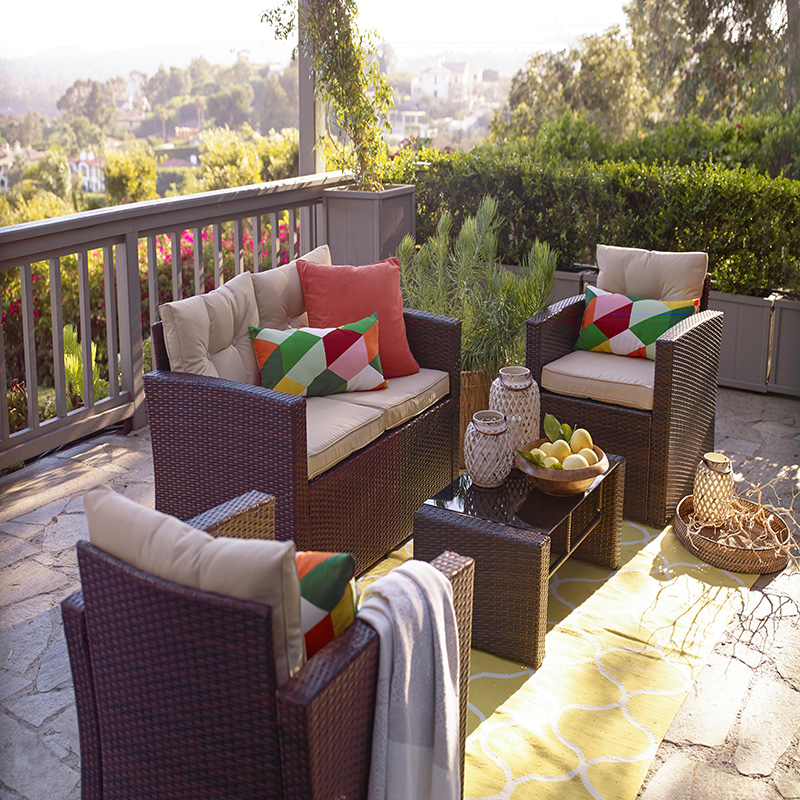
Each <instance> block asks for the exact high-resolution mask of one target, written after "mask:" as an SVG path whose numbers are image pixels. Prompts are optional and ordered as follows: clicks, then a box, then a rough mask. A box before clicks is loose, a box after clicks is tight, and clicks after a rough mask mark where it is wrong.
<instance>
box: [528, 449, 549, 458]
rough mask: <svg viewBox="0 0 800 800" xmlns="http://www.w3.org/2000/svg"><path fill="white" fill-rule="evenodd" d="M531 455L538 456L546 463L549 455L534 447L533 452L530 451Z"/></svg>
mask: <svg viewBox="0 0 800 800" xmlns="http://www.w3.org/2000/svg"><path fill="white" fill-rule="evenodd" d="M530 453H531V455H532V456H536V455H538V456H539V458H541V459H542V461H544V460H545V459H546V458H547V453H545V452H544V450H542V449H541V448H539V447H534V448H533V450H531V451H530Z"/></svg>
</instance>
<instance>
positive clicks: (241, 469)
mask: <svg viewBox="0 0 800 800" xmlns="http://www.w3.org/2000/svg"><path fill="white" fill-rule="evenodd" d="M308 259H310V260H319V261H320V263H328V264H329V263H330V254H329V252H328V249H327V246H323V247H322V248H318V249H317V250H316V251H314V252H313V253H312V254H309V256H308ZM398 292H399V288H398ZM189 303H192V304H194V305H200V304H201V303H202V304H203V306H202V314H203V315H208V316H209V319H210V320H211V321H210V322H206V321H205V317H204V324H205V326H206V335H207V336H210V338H211V339H212V340H213V339H214V338H215V337H216V338H217V339H220V338H221V339H222V340H223V341H222V342H221V343H220V342H216V343H214V342H213V341H212V345H213V347H212V348H211V349H216V350H217V354H216V355H214V356H213V358H216V364H213V363H206V364H203V365H201V366H200V367H198V368H197V369H201V370H204V371H205V373H206V374H196V371H195V367H194V366H192V368H191V369H188V368H184V370H180V369H179V368H176V367H175V365H174V363H171V356H170V353H169V349H170V348H169V335H170V334H169V331H167V332H165V327H164V325H165V324H166V316H165V315H164V313H163V311H164V306H162V319H164V323H162V322H158V323H156V324H155V325H154V326H153V352H154V362H155V367H156V369H155V371H154V372H151V373H149V374H147V375H145V376H144V386H145V393H146V399H147V414H148V419H149V422H150V430H151V436H152V447H153V469H154V477H155V500H156V508H157V509H158V510H160V511H163V512H165V513H168V514H171V515H173V516H175V517H178V518H179V519H184V520H185V519H188V518H189V517H193V516H195V515H196V514H199V513H200V512H202V511H205V510H206V509H208V508H211V507H212V506H215V505H217V504H219V503H221V502H223V501H225V500H228V499H230V498H231V497H234V496H237V495H239V494H241V493H242V492H245V491H249V490H251V489H257V490H260V491H263V492H266V493H269V494H272V495H274V496H275V497H276V498H277V501H278V502H277V514H278V520H277V523H278V524H277V529H278V531H279V533H278V535H279V536H284V537H291V538H293V539H295V541H296V542H297V546H298V549H301V550H327V551H335V552H336V551H346V552H350V553H352V554H353V556H354V557H355V560H356V570H357V573H359V574H360V573H361V572H363V571H364V570H365V569H366V568H368V567H369V566H370V565H371V564H373V563H375V562H376V561H377V560H378V559H380V558H381V557H382V556H383V555H384V554H385V553H387V552H388V551H390V550H392V549H394V548H395V547H397V546H398V545H399V544H400V543H401V542H402V541H404V540H405V539H407V538H408V537H409V536H410V535H411V533H412V528H413V519H412V515H413V512H414V511H415V510H416V509H417V508H419V506H420V505H421V504H422V503H423V502H424V501H425V500H427V499H428V498H429V497H432V496H433V495H434V494H436V493H437V492H438V491H441V489H443V488H444V487H446V486H448V485H449V484H450V483H451V482H452V481H453V480H454V478H455V476H456V475H457V470H458V439H459V387H460V352H461V323H460V321H458V320H454V319H449V318H445V317H440V316H435V315H432V314H428V313H425V312H420V311H414V310H408V309H405V310H404V311H403V319H404V322H405V332H406V336H407V339H408V344H409V347H410V350H411V353H412V354H413V356H414V358H415V359H416V361H417V362H418V363H419V366H420V371H419V372H418V373H416V374H414V375H409V376H406V377H396V378H391V379H389V385H388V387H387V388H386V389H383V390H380V391H371V392H363V391H362V392H354V393H352V392H351V393H342V394H335V395H332V396H330V397H309V398H305V397H299V396H293V395H289V394H284V393H282V392H279V391H274V390H271V389H266V388H263V387H262V386H261V385H258V384H259V375H258V372H257V367H256V366H255V356H254V355H253V353H252V343H251V342H250V340H249V338H247V341H246V342H244V343H243V341H242V337H241V336H239V338H238V340H237V333H238V330H239V329H240V328H241V327H244V331H245V337H246V336H247V324H248V323H249V324H251V325H262V326H268V327H271V328H283V329H286V328H289V327H290V326H292V327H296V326H298V325H303V324H305V316H304V312H305V308H304V299H303V293H302V289H301V286H300V282H299V279H298V273H297V266H296V264H295V262H291V263H290V264H287V265H284V266H282V267H278V268H275V269H272V270H268V271H266V272H263V273H258V274H256V275H251V273H243V274H241V275H237V276H236V277H235V278H234V279H233V280H231V281H229V282H228V283H226V284H225V285H224V286H223V287H221V288H220V289H216V290H214V291H213V292H210V293H208V294H207V295H203V296H200V297H196V298H188V299H187V300H182V301H178V302H177V303H172V304H169V305H170V307H171V310H172V311H174V307H178V310H180V309H182V308H183V307H184V306H181V305H180V304H189ZM212 317H213V319H212ZM234 317H235V318H236V319H234ZM237 326H238V328H237ZM208 330H211V333H210V334H209V333H208ZM176 349H177V348H176V345H175V344H174V342H173V346H172V351H173V355H174V353H175V351H176ZM248 359H249V360H248ZM250 360H251V361H252V365H250ZM243 363H244V364H245V368H243V367H242V364H243Z"/></svg>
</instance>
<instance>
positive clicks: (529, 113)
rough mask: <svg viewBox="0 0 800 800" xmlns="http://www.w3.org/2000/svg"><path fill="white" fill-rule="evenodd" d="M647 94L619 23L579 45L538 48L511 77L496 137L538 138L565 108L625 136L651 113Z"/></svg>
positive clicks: (494, 122) (494, 130)
mask: <svg viewBox="0 0 800 800" xmlns="http://www.w3.org/2000/svg"><path fill="white" fill-rule="evenodd" d="M645 98H646V95H645V92H644V88H643V86H642V84H641V80H640V77H639V66H638V59H637V56H636V53H635V52H634V51H633V50H632V48H631V45H630V43H629V42H628V40H627V39H626V38H625V37H624V36H623V35H622V33H621V32H620V29H619V27H617V26H613V27H611V28H609V29H608V30H607V31H605V32H604V33H603V34H600V35H591V36H583V37H581V39H580V40H579V43H578V46H577V47H576V48H573V49H571V50H561V51H559V52H556V53H536V54H534V55H533V56H531V57H530V58H529V59H528V63H527V65H526V67H525V68H524V69H521V70H519V71H518V72H517V73H516V74H515V75H514V77H513V79H512V81H511V88H510V90H509V95H508V104H507V106H506V108H505V109H503V111H501V112H499V113H498V114H496V115H495V118H494V119H493V120H492V124H491V133H492V136H493V138H494V140H495V141H500V142H502V141H508V140H510V139H518V138H526V137H527V138H534V137H535V136H536V133H537V132H538V130H539V129H540V128H541V127H542V125H544V124H545V123H546V122H548V121H554V120H558V119H563V118H564V114H565V112H569V111H571V112H574V113H580V114H585V116H586V118H587V119H588V120H589V121H590V122H592V123H593V124H594V125H595V126H596V127H597V128H598V129H599V130H600V131H601V132H603V133H605V134H608V135H611V136H613V137H614V138H619V137H621V136H622V135H624V134H625V133H627V132H629V131H630V130H632V129H634V128H635V127H636V126H637V125H638V124H639V123H640V122H641V121H642V120H643V119H644V116H645V110H646V108H645V103H646V99H645Z"/></svg>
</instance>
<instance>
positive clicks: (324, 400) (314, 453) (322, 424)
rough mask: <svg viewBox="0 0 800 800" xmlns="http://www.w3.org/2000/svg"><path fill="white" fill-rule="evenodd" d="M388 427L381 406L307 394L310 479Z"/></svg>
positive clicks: (372, 439)
mask: <svg viewBox="0 0 800 800" xmlns="http://www.w3.org/2000/svg"><path fill="white" fill-rule="evenodd" d="M384 430H386V426H385V424H384V421H383V413H382V412H381V411H380V410H379V409H376V408H369V407H368V406H360V405H357V404H356V403H344V402H342V401H340V400H334V399H333V398H332V397H307V398H306V438H307V448H308V478H309V480H310V479H311V478H315V477H316V476H317V475H319V474H320V473H321V472H324V471H325V470H326V469H330V468H331V467H332V466H333V465H334V464H338V463H339V462H340V461H342V460H343V459H345V458H347V456H349V455H350V454H351V453H354V452H355V451H356V450H360V449H361V448H362V447H366V446H367V445H368V444H369V443H370V442H372V441H374V440H375V439H377V438H378V437H379V436H380V435H381V434H382V433H383V432H384Z"/></svg>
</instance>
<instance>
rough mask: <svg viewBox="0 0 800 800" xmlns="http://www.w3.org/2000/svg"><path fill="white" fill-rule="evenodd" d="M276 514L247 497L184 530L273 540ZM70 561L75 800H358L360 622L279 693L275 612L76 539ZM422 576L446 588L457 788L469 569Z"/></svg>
mask: <svg viewBox="0 0 800 800" xmlns="http://www.w3.org/2000/svg"><path fill="white" fill-rule="evenodd" d="M273 505H274V499H273V498H268V497H266V496H265V495H263V494H261V493H258V492H250V493H248V494H247V495H243V496H241V497H238V498H234V499H233V500H231V501H228V502H227V503H225V504H222V505H221V506H219V507H215V508H214V509H211V510H209V511H208V512H205V513H204V514H203V515H201V516H200V517H197V518H194V519H192V520H190V521H189V522H190V524H191V525H192V526H193V528H194V529H195V530H203V531H207V532H209V533H211V535H212V536H214V537H218V536H222V537H237V538H238V537H244V538H248V539H257V538H272V537H273V534H274V520H275V518H274V513H273ZM150 513H151V514H152V511H151V512H150ZM159 535H160V538H159V539H158V542H159V544H163V543H164V536H163V534H159ZM92 537H93V539H94V538H95V536H94V534H92ZM215 541H217V540H216V539H215ZM220 544H223V542H220ZM254 544H255V543H254ZM258 544H261V543H258ZM225 546H226V547H228V548H229V552H230V545H229V544H225ZM77 550H78V563H79V566H80V574H81V584H82V588H81V589H80V590H78V591H76V592H74V593H73V594H72V595H70V596H69V597H67V598H66V599H65V600H64V601H63V602H62V615H63V619H64V631H65V635H66V639H67V645H68V649H69V657H70V663H71V667H72V675H73V680H74V687H75V697H76V707H77V713H78V724H79V731H80V745H81V797H82V798H84V800H101V798H115V800H142V799H143V798H156V797H158V798H163V799H164V800H166V798H207V799H208V800H211V799H212V798H218V799H219V800H222V799H223V798H224V800H236V799H237V798H240V799H241V800H255V799H256V798H265V799H266V798H274V799H275V800H278V799H283V798H297V800H314V798H330V797H347V798H353V800H356V799H357V798H366V797H367V787H368V779H369V770H370V756H371V746H372V729H373V716H374V707H375V695H376V687H377V679H378V656H379V637H378V634H377V633H376V632H375V631H374V630H373V629H372V628H371V627H370V626H369V625H367V624H366V623H365V622H363V621H362V620H360V619H358V618H356V620H355V622H353V623H352V624H351V625H350V626H349V627H348V628H346V629H345V630H344V631H343V632H341V633H340V634H339V635H338V636H337V637H336V638H335V639H334V640H333V641H332V642H330V643H329V644H327V645H326V646H325V647H323V648H322V649H321V650H320V651H319V652H318V653H316V655H314V656H312V657H311V658H309V660H308V661H307V662H306V663H305V664H303V665H302V666H300V667H299V668H298V669H297V670H296V671H294V673H293V674H292V675H291V676H290V677H288V678H287V679H284V680H283V681H281V680H280V677H279V674H278V670H277V668H276V663H277V659H278V655H277V644H278V642H280V641H281V640H282V639H281V637H279V636H278V637H276V636H274V635H273V630H274V628H275V627H276V625H280V624H281V620H282V619H283V613H282V612H281V610H279V609H276V608H273V607H272V606H270V605H266V604H263V603H259V602H255V601H253V600H245V599H238V598H236V597H230V596H226V595H223V594H219V593H215V592H213V591H201V590H199V589H195V588H188V587H187V586H185V585H180V584H178V583H174V582H172V581H170V580H166V579H163V578H161V577H157V576H156V575H153V574H151V573H148V572H145V571H142V570H140V569H137V568H135V567H133V566H131V565H130V564H129V563H126V562H125V561H123V560H120V559H119V558H116V557H114V556H112V555H110V554H109V553H108V552H106V551H104V550H102V549H99V548H98V547H97V546H95V545H94V544H90V543H89V542H85V541H84V542H79V543H78V546H77ZM250 552H252V548H251V549H250ZM291 558H292V559H294V555H293V549H292V551H291ZM227 564H230V559H228V561H227ZM433 565H434V566H435V567H436V568H437V569H439V570H440V571H441V572H442V573H443V574H444V575H446V576H447V577H448V579H449V580H450V581H451V583H452V586H453V604H454V610H455V614H456V622H457V625H458V631H459V658H460V673H459V674H460V676H461V680H460V722H461V727H460V734H461V736H460V739H461V753H462V763H461V770H462V780H463V743H464V736H465V731H466V702H467V685H468V676H469V651H470V642H471V624H472V581H473V573H474V564H473V561H472V559H469V558H464V557H462V556H459V555H457V554H455V553H447V554H443V555H442V556H440V557H439V558H437V559H436V560H435V561H434V562H433ZM259 566H260V565H259ZM295 580H297V577H296V574H295ZM262 583H263V581H262ZM298 606H299V603H298Z"/></svg>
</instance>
